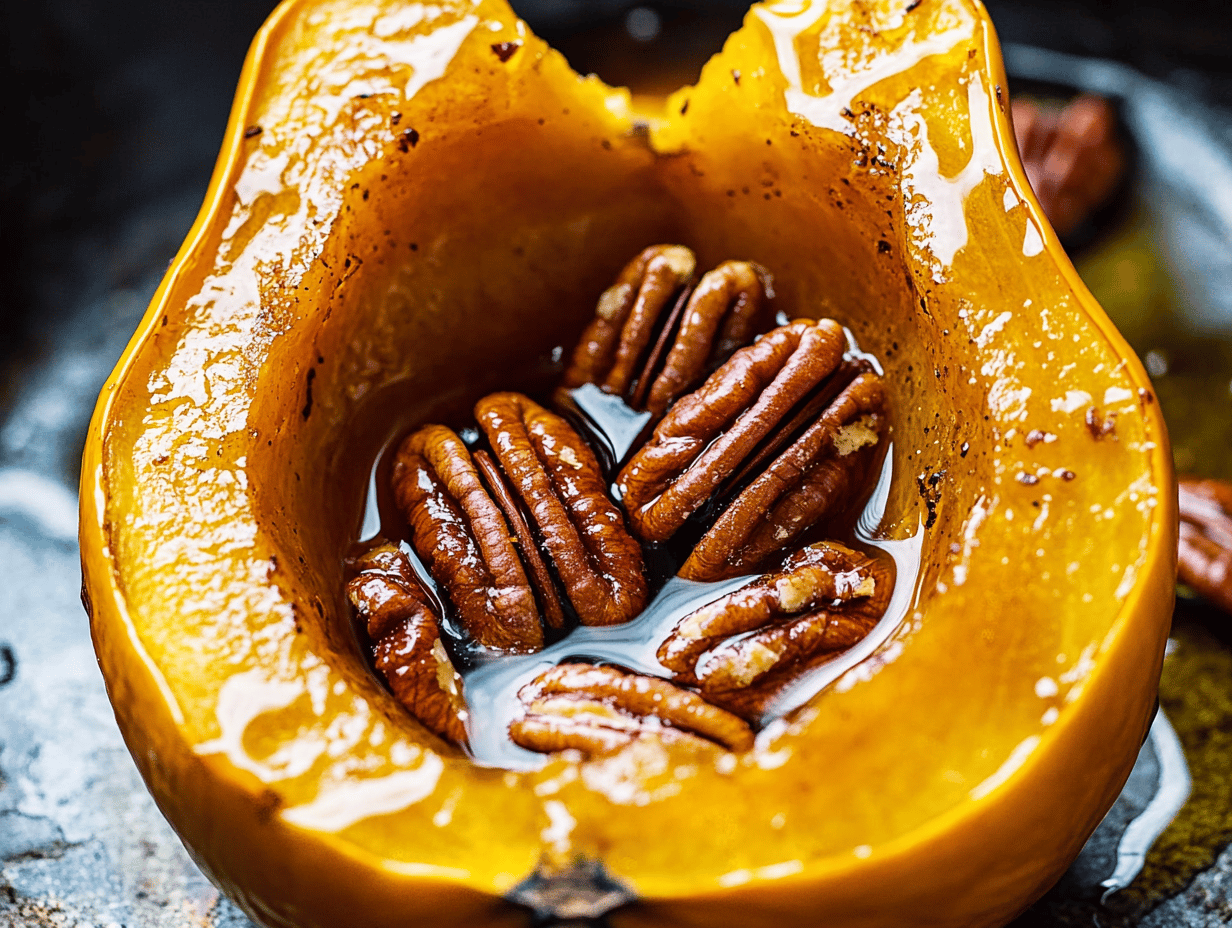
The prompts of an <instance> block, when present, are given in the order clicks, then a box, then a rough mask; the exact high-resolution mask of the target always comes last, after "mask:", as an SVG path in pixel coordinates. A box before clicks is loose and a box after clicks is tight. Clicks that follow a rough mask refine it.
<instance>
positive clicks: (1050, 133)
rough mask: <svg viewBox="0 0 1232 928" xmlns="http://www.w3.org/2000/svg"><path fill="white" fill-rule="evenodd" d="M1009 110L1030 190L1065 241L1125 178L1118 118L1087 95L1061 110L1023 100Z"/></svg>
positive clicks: (1107, 105) (1099, 100)
mask: <svg viewBox="0 0 1232 928" xmlns="http://www.w3.org/2000/svg"><path fill="white" fill-rule="evenodd" d="M1010 105H1011V109H1012V112H1013V117H1014V135H1015V137H1016V140H1017V142H1018V148H1019V151H1020V152H1021V153H1022V166H1023V170H1024V171H1025V172H1026V175H1027V179H1028V180H1029V181H1030V182H1031V188H1032V189H1033V190H1034V191H1035V195H1036V196H1037V197H1038V198H1039V201H1040V206H1042V207H1043V209H1044V215H1045V216H1047V217H1048V221H1049V222H1051V223H1052V226H1053V228H1054V229H1056V230H1057V234H1058V235H1069V234H1070V233H1071V232H1073V231H1074V230H1075V229H1077V228H1078V227H1079V226H1080V225H1082V223H1083V222H1084V221H1086V219H1087V218H1088V217H1089V216H1090V215H1091V214H1092V213H1093V212H1094V211H1095V210H1097V209H1098V208H1099V207H1100V206H1101V205H1103V203H1104V202H1105V201H1106V200H1107V199H1108V198H1109V197H1110V195H1111V194H1112V193H1113V191H1114V190H1115V189H1116V187H1117V184H1118V183H1119V182H1120V180H1121V177H1122V176H1123V175H1124V173H1125V167H1126V155H1125V147H1124V145H1123V144H1122V142H1121V139H1120V138H1119V137H1118V134H1117V128H1116V113H1115V111H1114V110H1113V108H1112V105H1111V104H1110V103H1109V102H1108V101H1107V100H1104V99H1103V98H1101V97H1094V96H1090V95H1083V96H1080V97H1078V98H1076V99H1075V100H1073V101H1072V102H1070V103H1069V104H1068V105H1067V106H1065V107H1064V108H1063V109H1052V108H1049V107H1046V106H1043V105H1041V104H1038V103H1035V102H1034V101H1031V100H1025V99H1015V100H1014V101H1013V102H1012V103H1011V104H1010Z"/></svg>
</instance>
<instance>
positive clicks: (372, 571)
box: [347, 543, 466, 744]
mask: <svg viewBox="0 0 1232 928" xmlns="http://www.w3.org/2000/svg"><path fill="white" fill-rule="evenodd" d="M355 567H356V568H357V569H358V570H359V573H358V574H357V575H356V576H355V577H354V578H353V579H352V580H351V581H350V582H349V583H348V584H347V597H348V598H349V599H350V601H351V605H352V606H354V608H355V612H356V615H357V616H358V617H359V619H360V621H361V622H362V623H363V625H364V629H365V631H366V632H367V633H368V637H369V639H370V640H371V641H372V655H373V658H374V660H375V662H376V667H377V670H379V671H380V672H381V673H382V674H383V675H384V677H385V679H386V680H387V681H389V687H390V689H392V690H393V693H394V696H396V697H397V699H398V701H399V702H401V703H402V705H404V706H405V707H406V708H407V710H408V711H409V712H410V713H411V714H412V715H413V716H415V717H416V718H417V719H419V721H421V722H422V723H423V724H424V725H426V726H427V727H428V728H430V729H432V731H434V732H436V733H437V734H438V735H440V736H441V737H442V738H445V739H446V740H448V741H452V742H453V743H455V744H462V743H464V742H465V741H466V722H465V719H466V703H465V702H464V701H463V699H462V678H461V677H460V676H459V675H458V672H457V670H455V669H454V666H453V662H452V661H451V660H450V659H449V655H448V654H447V653H446V651H445V645H444V642H443V641H442V640H441V633H440V628H439V626H438V624H437V616H436V612H435V610H434V609H433V607H432V605H431V603H430V602H429V599H428V596H427V594H426V593H425V592H424V591H423V588H422V587H421V586H420V585H419V581H418V580H416V578H415V572H414V570H413V569H412V567H411V562H410V561H409V560H408V559H407V556H406V555H405V554H403V553H402V552H401V551H400V550H398V548H396V547H395V546H393V545H391V544H388V543H386V544H382V545H380V546H379V547H376V548H374V549H372V550H371V551H369V552H367V553H366V554H364V555H363V556H362V557H361V558H359V560H358V561H357V562H356V564H355Z"/></svg>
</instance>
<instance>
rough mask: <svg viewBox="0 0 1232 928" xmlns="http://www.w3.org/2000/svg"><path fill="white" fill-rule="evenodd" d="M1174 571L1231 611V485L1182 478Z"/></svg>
mask: <svg viewBox="0 0 1232 928" xmlns="http://www.w3.org/2000/svg"><path fill="white" fill-rule="evenodd" d="M1178 491H1179V492H1178V496H1179V500H1180V515H1181V532H1180V544H1179V548H1178V557H1177V574H1178V576H1179V578H1180V580H1181V582H1182V583H1184V584H1185V585H1186V586H1189V587H1191V588H1193V589H1194V590H1195V591H1196V592H1197V593H1198V594H1199V595H1201V596H1202V597H1203V598H1204V599H1207V600H1209V601H1211V602H1212V603H1214V604H1215V605H1217V606H1218V607H1219V608H1220V609H1223V610H1224V611H1225V612H1229V613H1232V484H1228V483H1225V482H1224V481H1222V480H1202V479H1197V478H1193V477H1182V478H1180V480H1179V481H1178Z"/></svg>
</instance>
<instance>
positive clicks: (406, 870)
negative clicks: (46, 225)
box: [81, 0, 1176, 926]
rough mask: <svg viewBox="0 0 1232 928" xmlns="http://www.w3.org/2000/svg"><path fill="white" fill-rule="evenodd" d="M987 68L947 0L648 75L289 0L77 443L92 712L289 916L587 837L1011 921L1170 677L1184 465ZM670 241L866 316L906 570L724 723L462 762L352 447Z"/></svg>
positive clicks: (191, 826) (495, 900)
mask: <svg viewBox="0 0 1232 928" xmlns="http://www.w3.org/2000/svg"><path fill="white" fill-rule="evenodd" d="M1007 106H1008V99H1007V94H1006V90H1005V76H1004V73H1003V70H1002V65H1001V62H1000V57H999V52H998V49H997V45H996V41H995V38H994V36H993V32H992V28H991V25H990V24H989V21H988V18H987V16H986V14H985V12H984V10H983V9H982V8H981V7H980V6H979V5H978V4H977V3H976V2H974V0H924V2H923V3H920V2H918V0H914V2H907V0H870V2H867V3H856V4H848V3H846V2H838V0H829V2H821V0H818V2H813V3H809V2H807V0H801V2H783V3H774V4H768V5H765V6H760V7H756V8H754V9H753V10H752V11H751V12H750V13H749V15H748V18H747V21H746V24H745V26H744V28H743V29H741V30H740V31H739V32H738V33H736V34H735V35H733V36H732V37H731V38H730V40H729V41H728V43H727V46H726V48H725V49H724V50H723V52H722V53H721V54H720V55H718V56H716V57H715V58H714V59H713V60H712V61H711V62H710V63H709V65H707V67H706V69H705V71H704V73H703V74H702V77H701V79H700V82H699V83H698V85H697V86H696V87H691V88H686V89H683V90H681V91H679V92H678V93H677V94H675V95H674V96H672V97H671V98H669V99H668V100H667V101H666V103H665V106H664V109H663V111H662V112H661V113H658V114H654V116H653V118H649V119H647V118H645V117H644V116H643V115H638V114H635V113H633V112H632V111H631V106H630V97H629V96H628V94H627V93H625V92H623V91H619V90H613V89H611V88H609V87H606V86H604V85H603V84H602V83H601V82H599V81H598V80H597V79H595V78H580V77H578V76H577V75H575V74H574V73H573V72H572V71H571V70H570V69H569V67H568V66H567V65H566V63H565V61H564V59H563V58H562V57H561V56H560V55H558V54H557V53H555V52H553V51H552V50H550V49H549V48H547V47H545V45H544V44H543V43H542V42H541V41H539V40H538V39H536V38H535V37H534V36H533V35H531V34H530V33H529V31H528V30H527V29H526V28H525V26H524V25H523V24H522V23H520V22H518V20H517V19H516V18H515V17H514V16H513V15H512V13H511V12H510V10H509V8H508V7H507V6H506V4H505V3H504V2H503V0H477V2H471V0H430V2H426V3H415V4H409V3H404V2H401V0H345V2H344V0H288V2H287V3H285V4H284V5H283V6H282V7H280V8H279V9H278V11H277V12H276V13H275V14H274V15H273V16H272V18H271V19H270V20H269V22H268V23H267V24H266V26H265V27H264V28H263V29H262V30H261V32H260V34H259V36H258V37H257V40H256V42H255V44H254V45H253V48H252V51H251V52H250V54H249V57H248V61H247V64H246V65H245V68H244V72H243V76H242V79H241V82H240V89H239V94H238V97H237V100H236V103H235V108H234V111H233V113H232V116H231V121H230V125H229V127H228V130H227V135H226V141H225V144H224V147H223V150H222V154H221V156H220V159H219V162H218V167H217V169H216V172H215V175H214V179H213V182H212V184H211V186H210V190H209V194H208V197H207V200H206V203H205V205H204V207H203V209H202V212H201V215H200V217H199V218H198V220H197V222H196V224H195V225H194V227H193V229H192V231H191V233H190V235H189V237H188V240H187V241H186V243H185V244H184V246H183V248H182V249H181V251H180V253H179V255H178V256H177V258H176V259H175V262H174V263H173V265H172V266H171V268H170V270H169V271H168V273H167V276H166V279H165V280H164V281H163V283H162V285H161V287H160V288H159V290H158V292H157V294H156V295H155V297H154V300H153V303H152V305H151V307H150V309H149V312H148V313H147V315H146V317H145V319H144V321H143V323H142V325H141V328H140V330H139V331H138V332H137V334H136V335H135V336H134V338H133V341H132V343H131V345H130V346H129V348H128V350H127V351H126V353H125V354H124V357H123V358H122V360H121V361H120V363H119V365H118V367H117V368H116V371H115V373H114V374H113V375H112V376H111V378H110V380H108V382H107V384H106V387H105V388H104V390H103V393H102V397H101V399H100V401H99V404H98V409H97V412H96V414H95V417H94V421H93V423H92V426H91V430H90V435H89V441H88V445H87V448H86V453H85V460H84V464H83V476H82V492H81V501H82V520H81V547H82V561H83V567H84V576H85V596H86V600H87V603H88V604H89V606H90V609H91V614H92V626H93V634H94V640H95V645H96V647H97V650H98V656H99V661H100V664H101V665H102V669H103V672H104V675H105V677H106V680H107V686H108V690H109V692H110V696H111V699H112V702H113V704H114V706H115V711H116V716H117V719H118V721H119V724H120V728H121V730H122V731H123V733H124V737H125V739H126V741H127V743H128V746H129V748H130V750H131V751H132V754H133V757H134V758H135V759H136V762H137V765H138V767H139V768H140V770H141V773H142V775H143V776H144V778H145V780H146V783H147V784H148V785H149V788H150V790H151V792H152V793H153V794H154V796H155V798H156V800H157V802H158V804H159V807H160V808H161V809H162V811H163V812H164V813H165V815H166V816H167V818H168V819H169V820H170V821H171V823H172V824H173V825H174V827H175V828H176V830H177V831H178V832H179V834H180V836H181V837H182V839H183V840H184V842H185V844H186V845H187V846H188V848H189V849H190V851H191V852H192V854H193V856H194V858H195V859H196V860H197V862H198V863H199V864H200V865H201V866H202V868H203V869H204V870H205V872H206V873H207V874H208V875H209V876H210V877H211V879H213V880H214V881H215V882H216V883H217V884H218V885H219V886H220V887H221V888H222V889H223V890H224V891H225V892H226V893H227V894H228V895H229V896H231V897H232V898H233V899H235V900H236V901H237V902H238V903H239V904H240V905H241V906H242V907H243V908H244V909H245V911H247V912H248V913H249V914H250V915H252V916H253V917H254V918H255V919H256V920H258V921H259V922H261V923H263V924H268V925H297V926H355V925H365V926H384V925H388V926H394V925H397V926H404V925H408V924H422V925H447V924H459V925H475V924H506V923H507V924H526V923H527V922H528V920H529V915H528V911H527V910H526V909H525V908H522V907H519V906H515V905H512V904H510V903H509V902H508V901H506V898H505V897H506V896H507V895H508V894H510V893H511V892H513V891H514V888H515V887H518V886H519V885H525V884H523V881H524V880H525V879H526V878H527V877H528V875H530V874H532V873H533V872H536V871H537V870H538V871H539V872H540V873H550V872H554V871H558V870H562V869H563V870H564V871H565V872H568V873H574V874H575V875H576V874H577V873H595V872H600V871H601V872H603V873H604V874H606V875H607V876H608V877H610V878H611V880H612V881H613V882H614V884H617V885H619V886H620V887H622V889H621V890H620V891H618V892H617V893H616V895H615V898H622V899H623V898H630V897H635V898H636V901H635V902H632V903H630V904H628V905H626V906H625V907H623V908H621V909H619V910H618V911H617V912H616V913H615V914H614V915H613V916H612V923H613V924H615V925H669V924H682V925H683V924H688V925H720V924H721V925H775V926H778V925H783V924H816V923H821V922H824V923H825V924H827V925H835V926H838V925H843V926H850V925H860V926H872V925H901V924H929V925H963V926H974V925H996V924H1001V923H1003V922H1005V921H1007V920H1008V919H1010V918H1011V917H1012V916H1013V915H1014V914H1015V913H1016V912H1018V911H1019V910H1021V909H1022V908H1023V907H1024V906H1025V905H1027V904H1028V903H1029V902H1030V901H1031V900H1033V899H1034V898H1036V897H1037V896H1039V895H1040V894H1041V893H1042V892H1043V891H1044V890H1045V889H1046V888H1047V887H1048V886H1049V885H1050V884H1051V883H1052V882H1053V881H1054V880H1056V878H1057V877H1058V876H1059V875H1060V874H1061V872H1062V871H1063V870H1064V868H1065V867H1066V865H1067V864H1068V863H1069V861H1070V860H1071V859H1072V858H1073V857H1074V856H1075V855H1076V854H1077V852H1078V850H1079V849H1080V848H1081V846H1082V844H1083V842H1084V840H1085V838H1086V837H1087V835H1088V834H1089V833H1090V832H1091V831H1092V830H1093V828H1094V827H1095V825H1096V824H1097V823H1098V822H1099V820H1100V818H1101V816H1102V815H1103V814H1104V812H1105V811H1106V810H1107V809H1108V807H1109V806H1110V805H1111V803H1112V801H1113V800H1114V798H1115V797H1116V795H1117V793H1118V791H1119V789H1120V788H1121V785H1122V783H1123V782H1124V780H1125V778H1126V776H1127V775H1128V772H1129V769H1130V767H1131V765H1132V763H1133V761H1134V757H1135V755H1136V753H1137V750H1138V747H1139V745H1140V743H1141V741H1142V739H1143V736H1144V734H1145V732H1146V731H1147V727H1148V723H1149V721H1150V718H1151V715H1152V711H1153V708H1154V704H1155V693H1156V685H1157V681H1158V677H1159V669H1160V664H1161V660H1162V655H1163V645H1164V640H1165V636H1166V633H1167V628H1168V617H1169V612H1170V608H1171V600H1172V584H1173V576H1174V550H1175V533H1176V516H1175V490H1174V482H1173V475H1172V470H1171V464H1170V457H1169V447H1168V440H1167V436H1166V433H1165V430H1164V425H1163V422H1162V420H1161V418H1160V415H1159V412H1158V407H1157V406H1156V405H1155V404H1154V402H1153V397H1152V394H1151V391H1150V385H1149V382H1148V380H1147V378H1146V376H1145V374H1144V373H1143V371H1142V368H1141V367H1140V365H1139V363H1138V361H1137V360H1136V359H1135V357H1134V356H1133V354H1132V352H1131V351H1130V349H1129V348H1128V347H1127V346H1126V344H1125V342H1124V341H1123V340H1122V339H1121V338H1120V337H1119V335H1118V334H1117V332H1116V331H1115V330H1114V329H1113V327H1112V325H1111V324H1110V323H1109V321H1108V319H1107V318H1106V317H1105V316H1104V314H1103V312H1102V311H1101V310H1100V308H1099V306H1098V305H1097V304H1096V303H1095V302H1094V301H1093V299H1092V298H1091V296H1090V294H1089V293H1088V292H1087V289H1086V288H1085V287H1084V286H1083V284H1082V283H1081V282H1080V280H1079V279H1078V277H1077V276H1076V274H1075V273H1074V270H1073V268H1072V266H1071V265H1070V262H1069V260H1068V259H1067V258H1066V256H1065V254H1064V253H1063V252H1062V250H1061V248H1060V247H1059V245H1058V243H1057V240H1056V237H1055V236H1054V235H1053V233H1052V231H1051V230H1050V228H1049V227H1048V225H1047V223H1046V222H1045V221H1044V219H1043V218H1042V215H1041V213H1040V210H1039V208H1038V204H1037V203H1036V201H1035V199H1034V198H1033V196H1032V195H1031V193H1030V191H1029V189H1028V186H1027V182H1026V180H1025V178H1024V176H1023V173H1022V170H1021V166H1020V164H1019V161H1018V156H1017V154H1016V152H1015V148H1014V144H1013V140H1012V139H1013V136H1012V133H1011V131H1010V124H1009V116H1008V113H1007ZM657 241H681V242H683V243H685V244H688V245H690V246H691V247H693V248H694V249H695V250H696V251H697V252H698V255H699V258H700V259H701V260H702V262H703V263H704V266H713V265H714V264H716V263H717V262H718V261H720V260H723V259H726V258H728V257H740V258H747V259H751V260H754V261H757V262H759V263H761V264H762V265H764V266H765V267H767V268H770V269H772V271H773V273H774V280H775V287H776V291H777V299H778V305H779V306H780V308H782V309H784V310H785V311H786V312H787V313H788V314H789V315H804V316H813V317H817V316H830V317H833V318H835V319H837V320H839V321H841V322H842V323H844V324H845V325H847V326H849V327H850V329H851V330H852V332H853V333H854V334H855V336H856V337H857V339H858V340H859V342H860V344H861V345H862V347H863V348H864V349H866V350H868V351H870V352H872V353H873V354H875V355H877V356H878V357H879V358H880V359H881V361H882V363H883V365H884V368H885V373H886V380H887V384H888V390H889V391H890V396H891V402H892V408H893V410H894V425H893V434H892V438H893V443H894V444H893V452H892V454H891V456H890V459H891V463H892V468H893V479H892V482H891V483H890V485H889V491H888V496H887V497H886V498H885V499H884V500H883V501H882V504H883V506H884V516H883V517H882V519H881V522H880V525H879V528H878V531H879V534H880V536H881V537H883V538H884V539H886V540H887V541H888V542H891V543H892V542H895V541H897V542H899V543H900V544H901V545H903V546H904V548H903V550H906V551H908V552H915V553H914V554H913V555H912V556H918V576H911V575H910V574H909V573H908V574H907V575H906V576H907V577H908V581H909V582H907V585H906V587H905V589H906V591H907V592H908V593H909V594H910V595H909V596H908V597H907V600H906V604H905V608H904V609H903V610H902V612H901V615H900V617H899V619H898V620H897V623H896V624H895V626H894V627H893V628H892V629H891V630H890V632H889V634H888V635H887V636H885V637H884V639H883V640H882V641H881V643H880V645H879V647H878V648H877V650H876V651H875V653H872V654H871V655H870V656H868V657H866V658H865V659H864V660H862V661H860V662H859V663H857V664H855V665H854V666H853V667H852V668H851V669H849V670H848V671H847V672H846V673H845V674H844V675H843V676H841V677H840V678H839V679H837V680H836V681H834V682H833V684H832V685H830V686H829V687H827V688H826V689H825V690H824V691H822V692H821V693H820V694H819V695H818V696H816V697H815V698H814V699H812V700H811V701H810V702H809V703H808V704H807V705H806V706H805V707H804V708H803V709H801V710H800V711H798V712H796V713H794V714H792V715H790V716H789V717H787V718H786V719H785V720H784V721H782V722H780V723H776V724H773V725H771V726H770V727H769V728H768V729H766V730H765V731H763V732H762V734H761V736H760V737H759V739H758V744H757V747H756V748H755V749H754V750H752V751H750V752H748V753H747V754H744V755H741V756H735V755H723V756H721V757H720V759H719V760H718V761H716V762H705V763H698V762H696V759H695V758H688V757H682V756H675V755H674V749H673V748H671V747H664V748H662V749H661V750H658V751H653V752H650V753H646V752H645V751H641V752H639V753H636V754H630V753H628V752H626V753H623V754H617V755H614V756H612V757H608V758H605V759H601V760H597V761H591V762H588V763H579V762H577V761H575V760H570V759H568V758H557V759H555V760H553V761H552V762H550V763H549V764H548V765H547V766H545V767H544V768H543V769H542V770H540V771H535V772H510V771H504V770H498V769H488V768H482V767H479V766H476V765H475V764H473V763H472V762H471V761H470V760H469V759H468V758H467V757H466V756H465V755H464V754H463V753H461V752H460V751H458V750H455V749H453V748H450V747H448V746H446V745H444V743H443V742H441V741H439V740H438V739H436V738H435V737H434V736H432V735H431V734H430V733H429V732H428V731H427V730H426V729H425V728H423V727H422V726H421V725H419V724H418V723H417V722H416V721H415V720H414V719H412V718H411V717H410V716H409V715H408V714H407V713H406V712H404V711H403V710H402V709H401V708H400V706H399V705H398V704H397V703H396V702H395V701H394V699H393V697H392V696H391V695H390V694H389V693H388V692H387V691H386V690H385V689H384V688H382V686H381V685H380V684H379V683H378V681H377V680H376V679H375V677H374V676H373V675H372V674H371V673H370V672H369V670H368V668H367V666H366V665H365V662H364V659H363V657H362V656H361V653H360V650H359V647H358V645H357V643H356V641H355V638H354V636H353V634H352V633H351V631H350V620H349V616H348V612H347V604H346V601H345V598H344V596H343V593H342V590H343V583H344V577H343V567H342V555H343V552H344V551H345V550H346V548H347V545H348V544H349V543H350V542H351V541H353V540H354V539H355V538H356V536H357V533H358V529H359V518H360V512H361V499H362V497H363V493H364V489H365V487H366V484H367V479H368V468H369V466H370V464H371V462H372V460H373V459H374V458H375V456H376V455H377V453H378V450H379V448H380V447H381V444H382V442H383V441H385V440H387V439H388V438H389V437H390V436H391V435H393V434H395V433H396V432H397V431H398V430H399V429H400V428H403V427H405V426H407V425H409V424H411V423H414V422H422V421H425V420H427V419H429V418H430V417H432V416H434V415H437V414H438V413H439V411H440V410H441V409H443V408H446V407H450V408H452V407H453V406H457V405H458V404H459V403H465V402H467V401H469V400H473V399H474V398H475V397H476V396H477V395H479V394H480V393H481V392H483V391H484V390H485V389H491V388H493V387H499V386H502V385H504V384H503V383H502V382H501V381H500V377H507V376H508V373H507V372H509V371H518V370H524V369H525V368H526V367H527V366H528V365H530V364H531V363H532V360H533V359H535V358H538V357H541V356H543V355H545V354H546V353H547V352H550V350H551V349H552V348H553V347H554V346H557V345H562V344H569V343H570V342H571V340H572V339H573V338H575V337H576V336H577V333H578V332H579V331H580V330H581V328H582V326H583V324H584V322H585V321H586V317H587V315H588V313H589V312H590V311H591V307H593V305H594V304H593V301H594V299H595V296H596V295H597V294H598V293H599V292H600V291H601V290H602V289H603V287H604V286H605V285H606V284H607V283H608V282H609V281H610V279H611V276H612V275H613V273H614V272H615V270H616V269H617V268H619V267H620V266H621V264H623V262H624V261H625V260H626V259H627V258H628V257H629V256H630V255H632V254H634V253H636V251H637V250H638V249H639V248H640V247H642V246H644V245H647V244H650V243H653V242H657ZM494 377H496V378H497V382H496V383H493V378H494ZM900 566H901V565H900ZM901 576H903V575H901V574H900V577H901ZM546 885H547V887H548V889H551V888H552V884H551V881H550V880H549V881H548V882H547V884H546ZM514 895H515V896H516V897H517V898H523V899H525V898H529V897H528V896H527V895H526V894H525V893H521V894H519V893H517V892H514Z"/></svg>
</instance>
